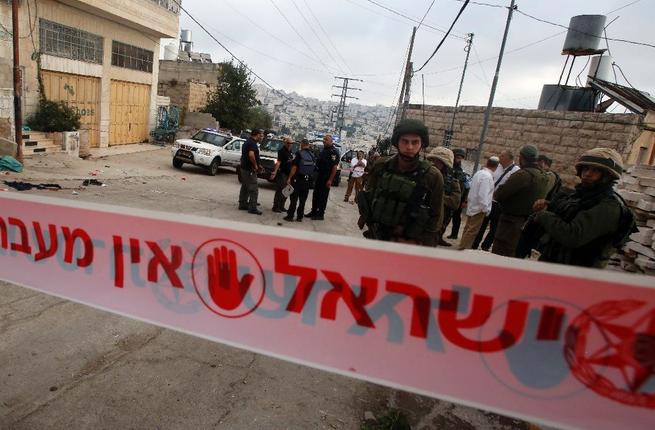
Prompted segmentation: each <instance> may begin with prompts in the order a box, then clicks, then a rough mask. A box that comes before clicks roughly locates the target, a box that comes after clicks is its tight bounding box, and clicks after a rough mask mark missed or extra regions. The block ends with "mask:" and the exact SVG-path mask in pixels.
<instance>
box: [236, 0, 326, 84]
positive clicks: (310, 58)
mask: <svg viewBox="0 0 655 430" xmlns="http://www.w3.org/2000/svg"><path fill="white" fill-rule="evenodd" d="M225 4H226V5H227V6H228V7H229V8H230V9H232V10H233V11H234V12H236V13H237V14H238V15H240V16H241V17H242V18H244V19H246V20H247V21H248V22H250V24H252V25H253V26H255V27H257V28H258V29H259V30H261V31H262V32H264V33H265V34H266V35H268V36H269V37H272V38H273V39H275V40H277V41H278V42H280V43H282V44H283V45H284V46H286V47H288V48H290V49H292V50H294V51H296V52H297V53H299V54H301V55H303V56H304V57H305V58H307V59H309V60H311V61H313V62H315V63H318V64H320V62H319V61H318V60H317V59H316V58H314V57H312V56H310V55H308V54H307V53H306V52H303V51H301V50H300V49H298V48H296V47H295V46H293V45H291V44H289V43H287V42H285V41H284V40H282V39H280V38H279V37H277V36H276V35H274V34H272V33H271V32H270V31H268V30H267V29H266V28H265V27H263V26H261V25H259V24H258V23H257V21H255V20H253V19H252V18H250V17H249V16H248V15H246V14H244V13H242V12H240V11H239V10H237V9H236V8H235V7H234V6H233V5H232V4H230V2H227V1H225ZM328 73H329V72H328ZM329 74H331V73H329Z"/></svg>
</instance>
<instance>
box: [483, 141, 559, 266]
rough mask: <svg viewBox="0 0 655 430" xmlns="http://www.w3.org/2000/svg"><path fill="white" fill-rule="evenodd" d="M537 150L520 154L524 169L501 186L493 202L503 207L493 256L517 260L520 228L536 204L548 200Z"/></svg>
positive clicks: (525, 149)
mask: <svg viewBox="0 0 655 430" xmlns="http://www.w3.org/2000/svg"><path fill="white" fill-rule="evenodd" d="M538 156H539V151H538V150H537V147H536V146H533V145H524V146H523V147H522V148H521V150H520V151H519V166H521V169H520V170H518V171H517V172H516V173H513V174H512V176H510V177H509V179H508V180H507V182H505V183H504V184H503V185H501V186H499V187H498V189H497V190H496V192H495V193H494V200H496V201H497V202H498V203H499V204H500V208H501V215H500V218H499V220H498V227H497V228H496V236H495V238H494V244H493V248H492V250H491V252H493V253H494V254H498V255H504V256H506V257H514V256H515V252H516V246H517V245H518V242H519V238H520V237H521V227H523V224H525V221H526V220H527V219H528V216H529V215H530V214H531V213H532V205H534V202H535V201H537V200H539V199H543V198H544V197H546V193H547V192H548V189H547V187H548V176H547V175H546V172H544V171H543V170H541V168H540V167H539V165H538V164H537V157H538Z"/></svg>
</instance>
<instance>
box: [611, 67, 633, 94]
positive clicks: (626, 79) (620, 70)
mask: <svg viewBox="0 0 655 430" xmlns="http://www.w3.org/2000/svg"><path fill="white" fill-rule="evenodd" d="M614 67H616V68H617V69H619V72H620V73H621V76H623V79H625V81H626V82H627V83H628V85H630V87H632V89H633V90H636V88H635V87H634V85H632V84H631V83H630V81H629V80H628V78H626V77H625V74H624V73H623V69H621V66H619V65H618V64H616V63H615V62H613V63H612V68H614ZM615 76H616V75H615ZM637 91H639V90H637Z"/></svg>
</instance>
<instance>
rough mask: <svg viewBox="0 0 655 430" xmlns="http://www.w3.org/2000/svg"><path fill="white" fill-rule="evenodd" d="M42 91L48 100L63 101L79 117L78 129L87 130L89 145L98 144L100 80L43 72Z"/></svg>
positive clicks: (90, 77) (96, 145)
mask: <svg viewBox="0 0 655 430" xmlns="http://www.w3.org/2000/svg"><path fill="white" fill-rule="evenodd" d="M41 76H42V78H43V89H44V90H45V96H46V98H47V99H48V100H52V101H57V102H58V101H63V102H65V103H66V104H67V105H68V106H70V107H72V108H73V109H75V111H76V112H77V113H78V114H79V115H80V128H81V129H82V130H89V144H90V145H91V147H93V148H97V147H98V146H99V143H100V78H94V77H92V76H83V75H72V74H69V73H60V72H52V71H49V70H43V71H42V73H41Z"/></svg>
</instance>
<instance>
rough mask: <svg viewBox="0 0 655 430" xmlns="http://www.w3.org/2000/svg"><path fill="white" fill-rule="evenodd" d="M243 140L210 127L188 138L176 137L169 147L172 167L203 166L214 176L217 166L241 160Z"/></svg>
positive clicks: (232, 164)
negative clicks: (185, 165)
mask: <svg viewBox="0 0 655 430" xmlns="http://www.w3.org/2000/svg"><path fill="white" fill-rule="evenodd" d="M243 142H244V140H243V139H240V138H238V137H234V136H231V135H229V134H225V133H221V132H219V131H217V130H215V129H212V128H205V129H202V130H200V131H199V132H197V133H196V134H194V135H193V136H192V137H191V138H190V139H177V140H176V141H175V143H174V144H173V146H172V147H171V155H172V156H173V167H175V168H176V169H181V168H182V166H183V165H184V164H193V165H195V166H202V167H205V168H206V170H207V174H209V175H211V176H214V175H216V173H218V168H219V166H231V167H235V166H238V165H239V162H240V160H241V145H242V144H243Z"/></svg>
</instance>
